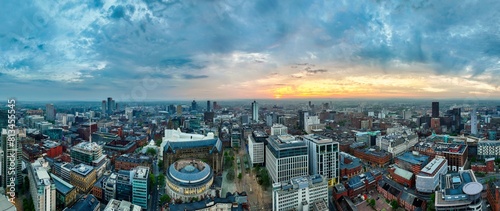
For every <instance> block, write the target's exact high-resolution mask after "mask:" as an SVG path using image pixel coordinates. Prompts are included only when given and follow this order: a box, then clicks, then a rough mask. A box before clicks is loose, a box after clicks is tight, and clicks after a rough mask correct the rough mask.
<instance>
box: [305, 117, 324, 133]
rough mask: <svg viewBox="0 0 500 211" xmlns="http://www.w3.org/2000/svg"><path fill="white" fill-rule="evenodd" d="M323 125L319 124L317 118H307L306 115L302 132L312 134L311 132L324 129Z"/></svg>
mask: <svg viewBox="0 0 500 211" xmlns="http://www.w3.org/2000/svg"><path fill="white" fill-rule="evenodd" d="M324 127H325V125H324V124H320V120H319V117H318V116H309V115H307V116H306V117H305V119H304V130H305V131H306V132H307V133H311V132H313V130H317V129H324Z"/></svg>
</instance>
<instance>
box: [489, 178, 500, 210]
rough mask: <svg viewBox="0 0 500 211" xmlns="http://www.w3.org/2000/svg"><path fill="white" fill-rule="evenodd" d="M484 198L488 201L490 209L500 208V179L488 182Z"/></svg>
mask: <svg viewBox="0 0 500 211" xmlns="http://www.w3.org/2000/svg"><path fill="white" fill-rule="evenodd" d="M486 198H487V200H488V203H490V206H491V210H500V181H492V182H489V183H488V190H487V193H486Z"/></svg>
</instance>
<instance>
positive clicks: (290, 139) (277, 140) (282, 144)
mask: <svg viewBox="0 0 500 211" xmlns="http://www.w3.org/2000/svg"><path fill="white" fill-rule="evenodd" d="M268 140H269V141H268V143H269V145H271V146H272V147H273V148H274V149H276V150H283V149H289V148H302V147H307V146H306V143H305V142H304V141H302V140H297V139H295V137H294V136H291V135H281V136H269V138H268Z"/></svg>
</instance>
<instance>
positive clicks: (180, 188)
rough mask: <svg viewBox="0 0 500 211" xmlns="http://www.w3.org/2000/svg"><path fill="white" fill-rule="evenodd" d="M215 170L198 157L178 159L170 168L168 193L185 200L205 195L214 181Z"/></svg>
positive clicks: (167, 178)
mask: <svg viewBox="0 0 500 211" xmlns="http://www.w3.org/2000/svg"><path fill="white" fill-rule="evenodd" d="M213 176H214V175H213V171H212V168H210V166H209V165H208V164H206V163H205V162H203V161H200V160H196V159H183V160H178V161H176V162H175V163H173V164H172V165H170V167H169V168H168V172H167V177H166V180H167V193H168V194H169V195H170V196H171V197H172V198H174V199H181V200H183V201H187V200H190V199H191V198H199V197H200V196H202V195H205V194H206V193H207V192H208V190H209V189H210V186H211V185H212V183H213Z"/></svg>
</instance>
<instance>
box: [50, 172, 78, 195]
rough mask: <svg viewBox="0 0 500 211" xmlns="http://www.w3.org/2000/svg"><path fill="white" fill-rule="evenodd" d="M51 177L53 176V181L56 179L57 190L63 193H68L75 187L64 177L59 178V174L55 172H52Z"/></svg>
mask: <svg viewBox="0 0 500 211" xmlns="http://www.w3.org/2000/svg"><path fill="white" fill-rule="evenodd" d="M50 177H52V181H54V185H55V186H56V190H57V191H59V192H61V193H63V194H68V193H69V192H70V191H71V190H73V189H74V188H75V186H73V185H72V184H69V183H67V182H66V181H64V180H63V179H61V178H59V177H58V176H56V175H54V174H50Z"/></svg>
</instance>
